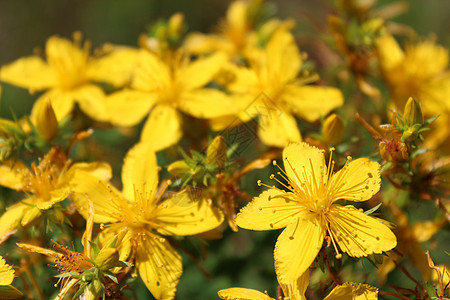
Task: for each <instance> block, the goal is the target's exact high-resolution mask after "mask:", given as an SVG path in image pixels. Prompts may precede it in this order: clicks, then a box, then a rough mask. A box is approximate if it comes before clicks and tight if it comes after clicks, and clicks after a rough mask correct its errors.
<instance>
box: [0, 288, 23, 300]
mask: <svg viewBox="0 0 450 300" xmlns="http://www.w3.org/2000/svg"><path fill="white" fill-rule="evenodd" d="M21 297H23V294H22V292H21V291H19V290H18V289H16V288H15V287H13V286H12V285H0V298H1V299H18V298H21Z"/></svg>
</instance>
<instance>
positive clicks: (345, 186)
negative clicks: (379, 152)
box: [330, 158, 381, 201]
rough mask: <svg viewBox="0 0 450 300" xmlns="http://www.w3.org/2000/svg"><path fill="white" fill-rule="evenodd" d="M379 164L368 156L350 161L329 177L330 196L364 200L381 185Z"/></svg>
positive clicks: (373, 193) (335, 198)
mask: <svg viewBox="0 0 450 300" xmlns="http://www.w3.org/2000/svg"><path fill="white" fill-rule="evenodd" d="M380 168H381V167H380V164H379V163H377V162H375V161H371V160H370V159H368V158H358V159H355V160H354V161H351V162H350V163H348V164H347V165H346V166H344V167H343V168H342V169H341V170H339V171H338V172H336V173H335V174H334V175H333V176H332V178H331V183H330V185H331V188H330V189H331V191H332V193H331V195H330V196H331V197H332V198H333V199H334V200H338V199H346V200H350V201H366V200H369V199H370V198H372V196H373V195H375V194H376V193H377V192H378V191H379V190H380V186H381V179H380Z"/></svg>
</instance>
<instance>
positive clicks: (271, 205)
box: [236, 143, 397, 283]
mask: <svg viewBox="0 0 450 300" xmlns="http://www.w3.org/2000/svg"><path fill="white" fill-rule="evenodd" d="M350 159H351V158H350V157H349V160H350ZM283 161H284V166H285V171H283V170H282V169H281V168H280V171H281V172H278V175H279V176H281V177H282V178H283V179H284V180H285V181H286V183H283V182H282V181H281V180H278V179H277V178H276V177H275V176H274V175H273V174H272V175H271V178H272V179H275V180H277V181H278V182H279V183H281V184H282V185H283V186H284V187H285V188H286V189H287V190H288V191H284V190H280V189H278V188H275V187H271V189H270V190H267V191H265V192H263V193H262V194H261V195H260V196H259V197H256V198H255V199H254V200H253V201H252V202H251V203H250V204H249V205H247V206H246V207H244V208H243V209H242V210H241V212H240V213H239V214H238V215H237V217H236V223H237V225H238V226H240V227H242V228H246V229H252V230H271V229H280V228H283V227H286V228H285V229H284V230H283V232H282V233H281V235H280V236H279V237H278V241H277V244H276V246H275V251H274V257H275V270H276V273H277V277H278V280H279V281H280V282H282V283H289V282H294V281H295V280H296V279H297V278H299V276H300V275H302V274H303V273H304V272H305V271H306V270H307V268H308V267H309V266H310V265H311V264H312V262H313V261H314V259H315V258H316V256H317V253H318V252H319V250H320V249H321V247H322V244H323V240H324V238H325V236H326V234H327V233H328V236H329V238H330V240H331V242H332V244H333V246H334V248H335V250H336V252H337V255H336V257H337V258H340V257H342V254H340V253H339V250H338V246H339V248H340V249H341V251H342V252H345V253H347V254H348V255H350V256H353V257H361V256H367V255H369V254H372V253H381V252H382V251H388V250H391V249H392V248H394V247H395V246H396V243H397V240H396V237H395V235H394V234H393V233H392V231H391V230H390V229H389V228H388V227H387V226H386V225H384V224H383V223H381V222H380V221H379V220H378V219H376V218H374V217H371V216H368V215H366V214H365V213H364V212H362V211H360V210H358V209H356V208H355V207H354V206H352V205H347V206H342V205H340V204H337V203H335V202H336V201H337V200H340V199H345V200H350V201H355V202H359V201H366V200H369V199H370V198H371V197H372V196H373V195H374V194H375V193H377V192H378V190H379V189H380V165H379V164H378V163H376V162H373V161H370V160H369V159H367V158H359V159H356V160H354V161H350V162H347V163H346V164H345V166H344V167H343V168H342V169H341V170H339V171H338V172H336V173H333V167H334V162H332V161H331V157H330V163H329V165H328V167H327V166H326V163H325V158H324V155H323V153H322V152H321V151H320V150H319V149H317V148H316V147H313V146H310V145H308V144H306V143H293V144H290V145H289V146H287V147H286V148H285V149H284V151H283ZM274 163H275V162H274ZM275 164H276V163H275ZM259 184H261V183H260V181H259Z"/></svg>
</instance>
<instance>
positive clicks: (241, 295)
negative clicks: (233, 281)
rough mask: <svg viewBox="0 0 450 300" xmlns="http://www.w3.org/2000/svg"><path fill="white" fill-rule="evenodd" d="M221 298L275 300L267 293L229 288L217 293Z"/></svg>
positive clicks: (232, 299) (229, 299)
mask: <svg viewBox="0 0 450 300" xmlns="http://www.w3.org/2000/svg"><path fill="white" fill-rule="evenodd" d="M217 294H218V295H219V297H220V298H222V299H226V300H274V299H273V298H271V297H269V295H267V294H265V293H261V292H260V291H257V290H252V289H244V288H229V289H224V290H220V291H218V292H217Z"/></svg>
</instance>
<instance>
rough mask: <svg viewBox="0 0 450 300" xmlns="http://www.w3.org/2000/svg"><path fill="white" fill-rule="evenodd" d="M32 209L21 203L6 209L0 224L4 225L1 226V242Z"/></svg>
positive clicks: (0, 218)
mask: <svg viewBox="0 0 450 300" xmlns="http://www.w3.org/2000/svg"><path fill="white" fill-rule="evenodd" d="M30 208H31V207H30V206H28V205H25V204H23V203H21V202H19V203H16V204H13V205H11V206H10V207H8V208H7V209H6V211H5V212H4V213H3V215H2V216H1V217H0V224H2V226H0V240H1V239H2V238H3V237H4V236H5V235H6V234H8V233H9V232H10V231H12V230H14V229H15V228H16V227H17V226H18V225H19V223H20V220H21V219H22V217H23V215H24V214H25V212H26V211H27V210H28V209H30Z"/></svg>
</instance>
